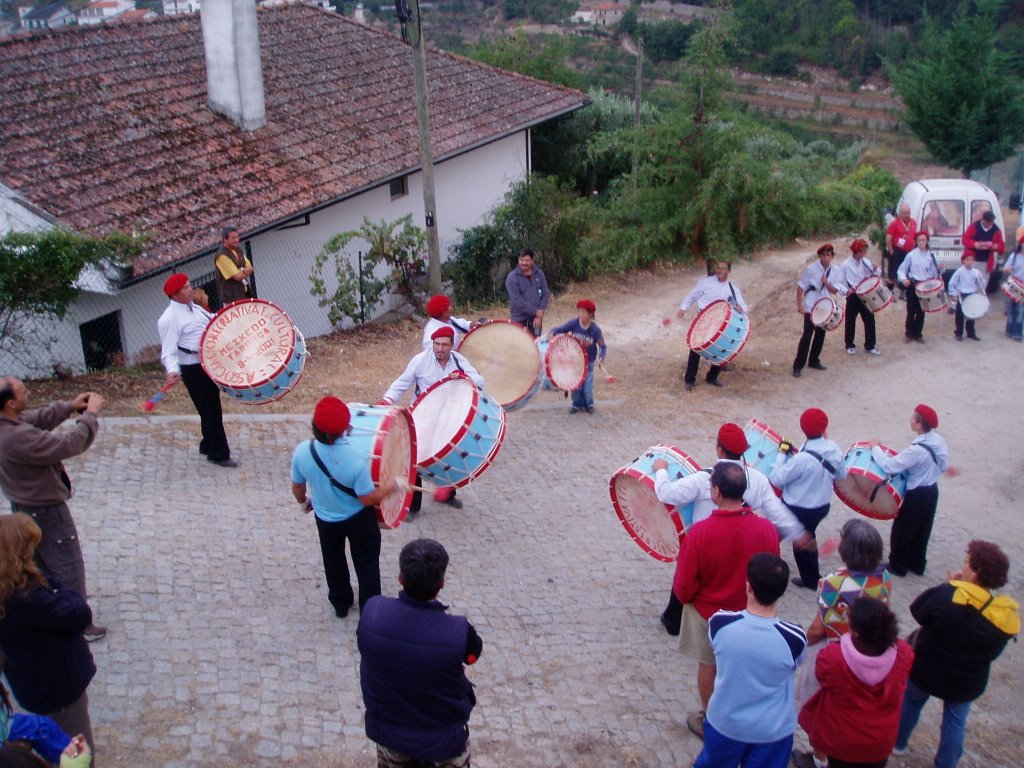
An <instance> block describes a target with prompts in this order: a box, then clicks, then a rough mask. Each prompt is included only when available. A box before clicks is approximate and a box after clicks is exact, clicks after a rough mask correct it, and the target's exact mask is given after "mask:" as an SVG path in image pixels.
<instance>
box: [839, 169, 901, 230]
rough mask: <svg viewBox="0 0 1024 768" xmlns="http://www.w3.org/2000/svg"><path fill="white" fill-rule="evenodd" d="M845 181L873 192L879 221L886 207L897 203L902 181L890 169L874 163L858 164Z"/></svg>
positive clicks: (873, 201)
mask: <svg viewBox="0 0 1024 768" xmlns="http://www.w3.org/2000/svg"><path fill="white" fill-rule="evenodd" d="M843 181H844V182H845V183H847V184H852V185H854V186H857V187H860V188H861V189H864V190H867V191H868V192H869V193H870V194H871V199H872V203H873V206H874V218H875V219H876V220H878V221H881V220H882V218H883V216H884V212H885V209H886V208H889V207H891V206H893V205H895V203H896V199H897V198H898V197H899V195H900V183H899V181H898V180H897V178H896V177H895V176H893V175H892V173H891V172H890V171H888V170H886V169H885V168H879V167H878V166H877V165H873V164H872V163H864V164H863V165H858V166H857V167H856V168H854V169H853V171H851V172H850V173H849V174H847V176H846V177H845V178H844V179H843Z"/></svg>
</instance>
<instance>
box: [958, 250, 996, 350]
mask: <svg viewBox="0 0 1024 768" xmlns="http://www.w3.org/2000/svg"><path fill="white" fill-rule="evenodd" d="M987 285H988V281H986V280H985V277H984V276H983V275H982V274H981V271H980V270H979V269H978V268H977V267H976V266H974V254H973V253H972V252H970V251H964V255H963V256H961V257H960V267H959V269H957V271H956V272H954V273H953V276H952V277H951V278H949V295H950V296H951V297H952V298H953V300H954V301H956V317H955V318H954V321H953V323H954V325H953V335H954V336H955V337H956V340H957V341H963V340H964V324H965V321H966V325H967V338H968V339H973V340H974V341H981V339H979V338H978V334H977V333H975V332H974V319H973V318H968V317H965V316H964V307H963V302H964V299H965V298H967V297H968V296H972V295H973V294H975V293H980V294H981V295H982V296H984V295H985V288H986V286H987Z"/></svg>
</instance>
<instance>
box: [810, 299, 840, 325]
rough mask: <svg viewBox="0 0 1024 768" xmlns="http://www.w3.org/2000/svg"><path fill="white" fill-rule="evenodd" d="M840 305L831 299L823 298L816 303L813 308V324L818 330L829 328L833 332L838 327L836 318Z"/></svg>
mask: <svg viewBox="0 0 1024 768" xmlns="http://www.w3.org/2000/svg"><path fill="white" fill-rule="evenodd" d="M838 309H839V305H838V304H836V302H835V300H834V299H831V298H829V297H827V296H826V297H823V298H820V299H818V300H817V301H816V302H814V306H813V307H811V323H812V324H814V325H815V326H817V327H818V328H827V329H829V330H831V329H832V328H835V327H836V325H838V323H837V322H835V317H836V314H837V310H838Z"/></svg>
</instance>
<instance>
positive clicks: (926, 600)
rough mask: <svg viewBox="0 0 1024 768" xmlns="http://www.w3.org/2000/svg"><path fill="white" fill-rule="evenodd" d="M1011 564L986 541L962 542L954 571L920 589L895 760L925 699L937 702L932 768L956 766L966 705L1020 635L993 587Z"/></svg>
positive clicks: (1013, 610) (1014, 609) (1007, 603)
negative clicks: (964, 545) (936, 744)
mask: <svg viewBox="0 0 1024 768" xmlns="http://www.w3.org/2000/svg"><path fill="white" fill-rule="evenodd" d="M1009 571H1010V561H1009V559H1008V558H1007V557H1006V555H1005V554H1004V553H1003V551H1002V550H1001V549H1000V548H999V547H998V546H996V545H995V544H993V543H992V542H990V541H979V540H977V539H976V540H974V541H972V542H971V543H970V544H968V545H967V558H966V559H965V560H964V564H963V569H962V570H961V571H960V572H959V573H950V574H948V576H947V578H948V581H947V583H945V584H940V585H939V586H937V587H932V588H931V589H926V590H925V591H924V592H922V593H921V594H920V595H918V596H917V597H916V598H915V599H914V602H913V603H911V604H910V613H911V614H912V615H913V616H914V618H915V619H917V623H918V624H920V625H921V629H920V630H919V631H918V638H917V642H916V644H915V646H914V651H915V657H914V666H913V667H912V668H911V670H910V683H909V684H908V685H907V692H906V694H904V696H903V713H902V715H901V717H900V729H899V735H898V736H897V738H896V747H895V749H894V750H893V754H894V755H901V754H903V753H904V752H906V751H907V743H908V742H909V741H910V734H912V733H913V732H914V727H915V726H916V725H917V721H918V718H920V716H921V710H922V709H923V708H924V705H925V703H927V701H928V699H929V698H930V697H931V696H935V697H937V698H939V699H942V726H941V727H940V729H939V749H938V752H937V753H936V754H935V768H955V766H956V764H957V763H958V762H959V761H960V756H961V755H962V754H963V751H964V736H965V734H966V726H967V714H968V713H969V712H970V709H971V702H972V701H974V700H975V699H977V698H978V697H979V696H981V694H982V693H984V692H985V687H986V686H987V685H988V671H989V667H991V666H992V662H993V661H995V660H996V658H998V656H999V654H1001V653H1002V652H1003V649H1004V648H1005V647H1006V644H1007V643H1008V642H1009V641H1010V639H1011V638H1013V637H1014V636H1016V635H1017V634H1018V633H1019V632H1020V609H1019V606H1018V605H1017V602H1016V601H1015V600H1013V599H1011V598H1009V597H1007V596H1006V595H993V594H992V590H993V589H998V588H999V587H1001V586H1003V585H1004V584H1006V579H1007V575H1008V573H1009Z"/></svg>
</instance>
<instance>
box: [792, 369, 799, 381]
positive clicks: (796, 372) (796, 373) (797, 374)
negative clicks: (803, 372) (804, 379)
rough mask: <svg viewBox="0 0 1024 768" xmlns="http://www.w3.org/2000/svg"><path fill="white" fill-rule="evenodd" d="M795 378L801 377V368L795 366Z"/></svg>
mask: <svg viewBox="0 0 1024 768" xmlns="http://www.w3.org/2000/svg"><path fill="white" fill-rule="evenodd" d="M793 378H794V379H799V378H800V369H799V368H794V369H793Z"/></svg>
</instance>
